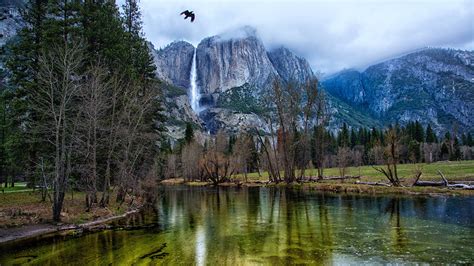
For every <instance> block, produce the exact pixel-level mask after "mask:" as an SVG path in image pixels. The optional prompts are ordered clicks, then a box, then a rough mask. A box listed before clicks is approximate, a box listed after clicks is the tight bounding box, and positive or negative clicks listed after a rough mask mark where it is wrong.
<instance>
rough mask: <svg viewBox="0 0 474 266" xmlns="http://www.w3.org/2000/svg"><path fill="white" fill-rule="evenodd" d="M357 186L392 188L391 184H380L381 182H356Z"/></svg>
mask: <svg viewBox="0 0 474 266" xmlns="http://www.w3.org/2000/svg"><path fill="white" fill-rule="evenodd" d="M356 184H359V185H371V186H384V187H391V185H390V184H387V183H379V182H362V181H356Z"/></svg>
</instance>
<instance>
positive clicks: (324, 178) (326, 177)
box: [322, 175, 360, 180]
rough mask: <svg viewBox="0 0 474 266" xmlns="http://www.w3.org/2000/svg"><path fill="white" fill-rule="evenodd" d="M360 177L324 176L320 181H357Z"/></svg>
mask: <svg viewBox="0 0 474 266" xmlns="http://www.w3.org/2000/svg"><path fill="white" fill-rule="evenodd" d="M359 178H360V176H350V175H348V176H325V177H323V179H322V180H344V179H359Z"/></svg>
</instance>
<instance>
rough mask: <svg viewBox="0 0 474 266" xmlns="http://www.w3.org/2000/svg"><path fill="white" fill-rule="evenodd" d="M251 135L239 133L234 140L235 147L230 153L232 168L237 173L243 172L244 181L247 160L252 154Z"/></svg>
mask: <svg viewBox="0 0 474 266" xmlns="http://www.w3.org/2000/svg"><path fill="white" fill-rule="evenodd" d="M250 138H251V136H249V135H247V134H241V135H239V136H238V137H237V140H236V142H235V145H234V146H235V148H234V151H233V154H232V162H233V165H234V168H235V169H236V171H237V172H238V173H243V174H244V178H245V182H247V181H248V180H247V173H248V161H249V160H250V157H251V156H252V150H251V148H250V145H251V139H250Z"/></svg>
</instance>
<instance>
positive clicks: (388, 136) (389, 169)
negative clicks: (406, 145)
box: [374, 128, 400, 186]
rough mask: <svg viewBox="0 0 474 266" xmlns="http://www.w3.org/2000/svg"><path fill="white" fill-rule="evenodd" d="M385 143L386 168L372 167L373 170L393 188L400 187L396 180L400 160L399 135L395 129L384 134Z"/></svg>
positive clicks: (390, 129) (397, 179) (398, 181)
mask: <svg viewBox="0 0 474 266" xmlns="http://www.w3.org/2000/svg"><path fill="white" fill-rule="evenodd" d="M385 142H386V143H387V145H386V147H385V150H384V158H385V165H386V168H385V169H384V168H382V167H374V169H375V170H377V171H378V172H380V173H382V174H384V175H385V177H387V179H388V180H389V181H390V183H392V185H394V186H400V179H399V178H398V171H397V164H398V161H399V160H400V156H399V152H400V150H399V149H400V147H399V146H400V133H399V132H398V129H397V128H389V129H388V130H387V132H386V133H385Z"/></svg>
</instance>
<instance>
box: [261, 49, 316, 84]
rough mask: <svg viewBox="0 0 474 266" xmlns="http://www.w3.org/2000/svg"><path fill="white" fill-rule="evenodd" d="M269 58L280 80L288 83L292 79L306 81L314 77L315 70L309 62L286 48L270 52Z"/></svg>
mask: <svg viewBox="0 0 474 266" xmlns="http://www.w3.org/2000/svg"><path fill="white" fill-rule="evenodd" d="M268 57H269V58H270V61H271V62H272V64H273V67H274V68H275V69H276V71H277V72H278V75H279V76H280V78H281V79H282V80H284V81H286V82H289V81H291V80H292V79H295V80H296V81H304V80H308V79H310V78H313V77H314V74H313V70H312V69H311V67H310V66H309V63H308V61H306V59H304V58H301V57H299V56H297V55H295V54H294V53H293V52H291V51H290V50H289V49H287V48H285V47H280V48H277V49H274V50H272V51H270V52H269V53H268Z"/></svg>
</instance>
